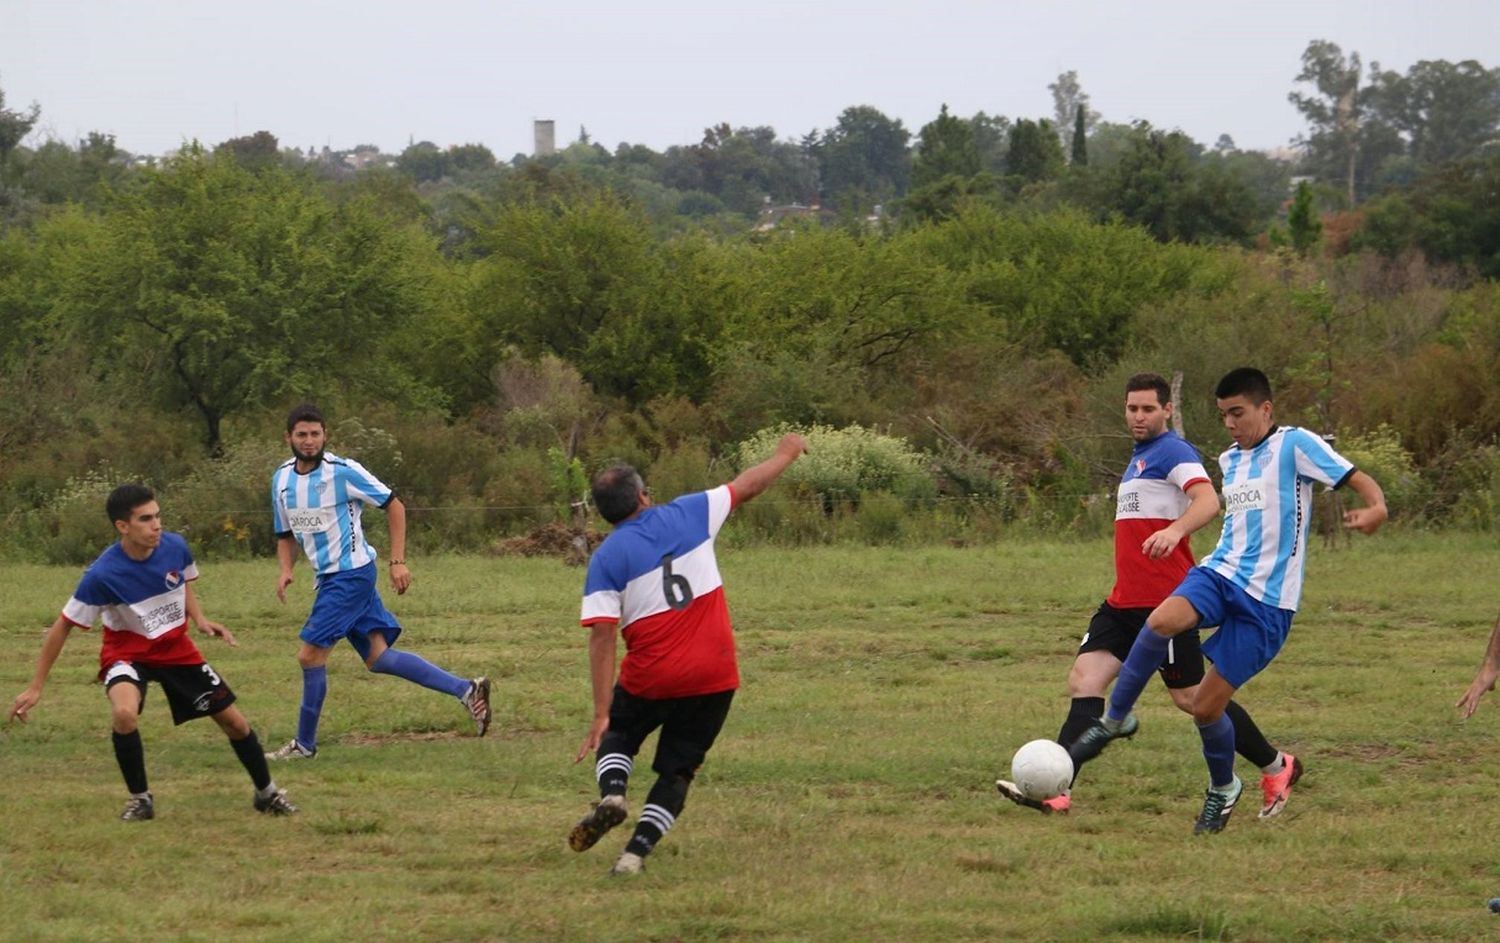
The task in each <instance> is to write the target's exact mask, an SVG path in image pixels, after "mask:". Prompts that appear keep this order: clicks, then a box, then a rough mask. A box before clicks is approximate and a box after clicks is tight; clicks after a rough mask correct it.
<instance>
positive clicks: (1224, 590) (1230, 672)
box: [1172, 566, 1293, 688]
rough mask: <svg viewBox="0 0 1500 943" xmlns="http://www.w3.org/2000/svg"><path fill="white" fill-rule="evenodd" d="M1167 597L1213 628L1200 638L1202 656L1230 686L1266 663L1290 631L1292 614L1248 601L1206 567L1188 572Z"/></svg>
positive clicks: (1238, 684) (1243, 594)
mask: <svg viewBox="0 0 1500 943" xmlns="http://www.w3.org/2000/svg"><path fill="white" fill-rule="evenodd" d="M1172 595H1173V596H1181V597H1182V598H1183V599H1186V600H1187V601H1188V602H1189V603H1190V604H1191V605H1192V607H1193V609H1195V610H1196V611H1197V613H1198V618H1199V622H1198V624H1199V625H1200V626H1211V625H1216V626H1218V627H1219V631H1217V632H1215V633H1214V634H1213V635H1211V636H1209V637H1208V638H1206V639H1204V640H1203V654H1205V655H1207V656H1208V657H1209V658H1211V659H1212V660H1213V663H1214V669H1215V670H1217V671H1218V673H1219V676H1220V677H1221V678H1223V679H1224V680H1225V681H1228V682H1229V683H1230V684H1231V685H1233V686H1234V687H1236V688H1238V687H1241V686H1243V685H1244V683H1245V682H1246V681H1249V680H1250V679H1251V678H1253V677H1255V676H1256V675H1257V674H1259V673H1260V672H1261V670H1262V669H1263V668H1265V667H1266V665H1269V664H1270V663H1271V659H1273V658H1275V657H1276V653H1277V652H1279V651H1281V646H1282V645H1285V644H1286V637H1287V633H1289V632H1290V631H1291V630H1292V615H1293V612H1292V610H1290V609H1278V608H1276V607H1275V606H1268V605H1266V604H1265V603H1263V602H1260V601H1258V600H1256V599H1253V598H1251V596H1250V594H1249V593H1247V592H1245V591H1244V590H1243V589H1241V588H1240V587H1238V586H1236V585H1235V584H1234V583H1231V582H1230V581H1229V580H1227V579H1225V578H1224V577H1222V576H1220V575H1219V574H1218V573H1215V572H1214V571H1213V570H1210V569H1208V568H1207V567H1203V566H1195V567H1193V568H1192V569H1191V570H1189V571H1188V575H1187V576H1186V577H1185V578H1184V579H1183V581H1182V582H1181V583H1180V584H1179V585H1178V587H1177V588H1176V589H1174V590H1172Z"/></svg>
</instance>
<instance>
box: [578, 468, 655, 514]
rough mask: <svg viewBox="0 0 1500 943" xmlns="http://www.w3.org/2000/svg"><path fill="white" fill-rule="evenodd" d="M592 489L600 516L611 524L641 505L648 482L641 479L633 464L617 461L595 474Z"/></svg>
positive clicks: (633, 511) (595, 505) (632, 512)
mask: <svg viewBox="0 0 1500 943" xmlns="http://www.w3.org/2000/svg"><path fill="white" fill-rule="evenodd" d="M590 490H591V491H592V493H593V496H594V507H596V508H598V509H599V516H601V517H603V518H604V519H605V520H606V521H609V522H610V523H611V524H618V523H620V522H621V521H623V520H625V518H627V517H629V516H630V515H632V514H634V513H635V511H636V508H638V507H640V506H641V495H643V494H645V493H646V483H645V482H643V481H641V473H640V472H638V471H636V470H635V468H634V467H633V466H631V465H627V464H625V463H624V462H617V463H615V464H614V465H611V466H609V467H608V468H606V469H604V471H602V472H600V473H599V474H597V475H595V476H594V482H593V486H592V488H591V489H590Z"/></svg>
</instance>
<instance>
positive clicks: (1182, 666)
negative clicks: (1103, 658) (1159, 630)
mask: <svg viewBox="0 0 1500 943" xmlns="http://www.w3.org/2000/svg"><path fill="white" fill-rule="evenodd" d="M1149 615H1151V610H1150V609H1116V608H1115V607H1114V606H1111V605H1110V604H1109V603H1104V604H1102V605H1101V606H1100V607H1099V611H1098V612H1096V613H1094V618H1092V619H1090V620H1089V630H1088V632H1087V633H1085V635H1084V636H1083V641H1082V642H1080V643H1079V645H1078V654H1080V655H1082V654H1083V653H1084V652H1099V651H1105V652H1109V653H1110V654H1111V655H1113V656H1115V657H1116V658H1118V659H1119V660H1120V661H1124V660H1125V656H1127V655H1129V654H1130V646H1132V645H1134V644H1135V637H1136V636H1137V635H1140V634H1141V630H1142V629H1143V628H1144V627H1145V625H1146V617H1147V616H1149ZM1157 670H1158V673H1160V674H1161V680H1162V683H1163V684H1165V685H1166V686H1167V687H1169V688H1190V687H1192V686H1193V685H1195V684H1197V683H1199V682H1200V681H1202V680H1203V641H1202V639H1201V638H1200V637H1199V635H1198V630H1197V629H1188V630H1187V631H1186V632H1183V633H1182V634H1181V635H1178V636H1176V637H1174V638H1173V639H1172V641H1171V642H1169V643H1167V657H1166V659H1165V660H1164V661H1162V663H1161V668H1159V669H1157Z"/></svg>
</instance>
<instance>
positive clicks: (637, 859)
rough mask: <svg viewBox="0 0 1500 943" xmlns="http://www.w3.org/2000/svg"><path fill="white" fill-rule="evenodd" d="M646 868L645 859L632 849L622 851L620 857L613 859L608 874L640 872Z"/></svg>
mask: <svg viewBox="0 0 1500 943" xmlns="http://www.w3.org/2000/svg"><path fill="white" fill-rule="evenodd" d="M644 870H646V859H645V858H642V857H641V856H640V855H638V854H636V853H635V852H633V851H623V852H621V853H620V857H618V858H616V859H615V866H614V867H612V868H610V869H609V873H610V875H611V876H612V877H613V876H615V875H621V874H640V873H641V872H642V871H644Z"/></svg>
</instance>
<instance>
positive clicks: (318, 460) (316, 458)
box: [291, 445, 325, 466]
mask: <svg viewBox="0 0 1500 943" xmlns="http://www.w3.org/2000/svg"><path fill="white" fill-rule="evenodd" d="M291 448H292V458H294V459H296V460H297V461H299V462H311V463H312V464H313V465H314V466H317V465H321V464H322V463H323V452H324V451H325V450H324V449H318V454H316V455H312V456H308V455H303V454H302V453H301V452H299V451H297V447H296V446H295V445H294V446H292V447H291Z"/></svg>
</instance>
